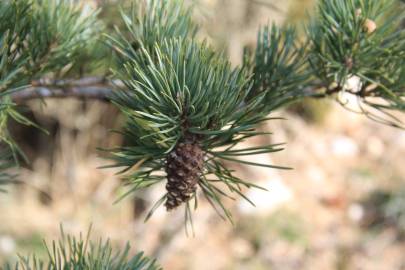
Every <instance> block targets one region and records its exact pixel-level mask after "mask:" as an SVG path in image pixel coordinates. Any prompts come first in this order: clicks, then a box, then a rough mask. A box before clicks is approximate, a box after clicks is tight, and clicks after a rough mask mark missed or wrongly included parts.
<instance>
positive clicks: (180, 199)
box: [165, 142, 204, 211]
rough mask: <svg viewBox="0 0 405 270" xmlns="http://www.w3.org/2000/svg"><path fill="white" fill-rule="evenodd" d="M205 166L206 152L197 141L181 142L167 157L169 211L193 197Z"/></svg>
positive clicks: (167, 202)
mask: <svg viewBox="0 0 405 270" xmlns="http://www.w3.org/2000/svg"><path fill="white" fill-rule="evenodd" d="M203 167H204V152H203V150H202V149H201V148H200V146H199V145H198V144H196V143H188V142H184V143H179V144H178V145H177V146H176V147H175V148H174V150H173V151H172V152H170V154H169V155H168V157H167V160H166V173H167V184H166V190H167V199H166V203H165V206H166V209H167V210H168V211H170V210H172V209H174V208H176V207H178V206H179V205H181V204H182V203H184V202H187V201H188V200H190V199H191V197H192V196H193V194H194V192H195V191H196V189H197V184H198V181H199V180H200V177H201V173H202V170H203Z"/></svg>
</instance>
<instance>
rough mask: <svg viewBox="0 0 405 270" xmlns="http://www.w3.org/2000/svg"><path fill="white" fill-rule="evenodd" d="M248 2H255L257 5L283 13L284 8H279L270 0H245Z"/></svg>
mask: <svg viewBox="0 0 405 270" xmlns="http://www.w3.org/2000/svg"><path fill="white" fill-rule="evenodd" d="M246 1H248V2H251V3H253V4H257V5H262V6H265V7H268V8H270V9H272V10H274V11H277V12H280V13H285V11H284V10H282V9H281V8H279V7H278V6H277V5H276V4H273V3H272V2H270V1H266V0H246Z"/></svg>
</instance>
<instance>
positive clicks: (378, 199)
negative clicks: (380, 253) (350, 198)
mask: <svg viewBox="0 0 405 270" xmlns="http://www.w3.org/2000/svg"><path fill="white" fill-rule="evenodd" d="M361 204H362V205H363V208H364V212H365V214H364V217H363V220H362V225H363V226H365V227H367V228H369V229H373V230H379V229H382V228H387V227H391V228H394V229H395V230H396V231H397V233H398V237H405V187H403V186H402V187H401V188H399V189H396V190H377V191H374V192H373V193H371V194H370V195H369V196H368V197H367V198H365V199H363V201H362V202H361Z"/></svg>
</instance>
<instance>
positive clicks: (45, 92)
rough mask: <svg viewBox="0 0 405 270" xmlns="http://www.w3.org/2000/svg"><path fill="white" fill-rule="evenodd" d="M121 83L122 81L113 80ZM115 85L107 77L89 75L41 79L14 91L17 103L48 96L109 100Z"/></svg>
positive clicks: (12, 96)
mask: <svg viewBox="0 0 405 270" xmlns="http://www.w3.org/2000/svg"><path fill="white" fill-rule="evenodd" d="M113 83H114V84H115V85H119V84H120V82H113ZM113 91H114V90H113V87H112V85H111V84H110V83H108V81H107V80H106V79H105V78H98V77H89V78H81V79H78V80H70V79H67V80H49V79H41V80H38V81H34V82H32V86H31V87H27V88H25V89H22V90H20V91H16V92H14V93H12V94H11V95H10V96H11V99H12V101H13V102H15V103H23V102H25V101H28V100H32V99H46V98H79V99H95V100H101V101H106V102H107V101H109V99H108V97H109V96H111V95H112V93H113Z"/></svg>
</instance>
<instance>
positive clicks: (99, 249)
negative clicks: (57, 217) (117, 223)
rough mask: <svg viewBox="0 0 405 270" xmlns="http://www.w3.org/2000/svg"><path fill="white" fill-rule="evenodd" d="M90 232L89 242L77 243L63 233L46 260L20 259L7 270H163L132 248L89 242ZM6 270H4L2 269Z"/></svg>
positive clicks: (108, 243) (82, 240)
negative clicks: (135, 252)
mask: <svg viewBox="0 0 405 270" xmlns="http://www.w3.org/2000/svg"><path fill="white" fill-rule="evenodd" d="M89 237H90V231H89V233H88V235H87V237H86V238H82V236H80V238H79V239H76V238H75V237H73V236H70V235H66V234H65V233H64V232H63V229H61V238H60V240H59V241H54V242H52V244H51V245H47V244H44V248H45V249H46V253H47V260H43V259H41V258H39V257H38V256H37V255H33V256H32V257H22V256H20V257H19V260H18V261H17V262H16V263H8V264H6V265H5V266H4V270H12V269H15V270H17V269H32V270H45V269H47V270H62V269H77V270H89V269H91V270H101V269H109V270H115V269H116V270H158V269H161V268H160V267H159V266H158V265H157V263H156V261H155V260H151V259H149V258H147V257H145V256H144V254H143V253H142V252H140V253H138V254H136V255H135V256H132V257H131V256H130V255H129V253H130V246H129V244H127V246H126V247H125V249H124V250H123V251H116V252H114V251H113V250H112V247H111V244H110V242H109V241H103V240H101V239H100V240H99V241H98V242H97V243H92V242H91V241H89ZM2 269H3V268H2Z"/></svg>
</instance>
